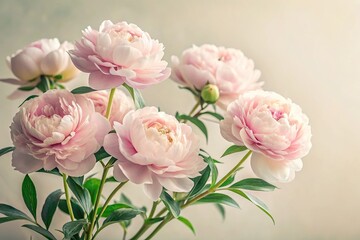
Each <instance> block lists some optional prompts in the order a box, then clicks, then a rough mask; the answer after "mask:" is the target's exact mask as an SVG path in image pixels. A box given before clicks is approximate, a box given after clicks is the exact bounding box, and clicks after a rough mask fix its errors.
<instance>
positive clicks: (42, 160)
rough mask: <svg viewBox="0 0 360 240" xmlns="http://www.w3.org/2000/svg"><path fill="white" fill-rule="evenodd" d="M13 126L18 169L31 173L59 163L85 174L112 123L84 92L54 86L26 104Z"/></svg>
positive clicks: (67, 169) (67, 170)
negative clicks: (79, 93)
mask: <svg viewBox="0 0 360 240" xmlns="http://www.w3.org/2000/svg"><path fill="white" fill-rule="evenodd" d="M10 128H11V138H12V141H13V143H14V146H15V151H14V152H13V155H12V165H13V167H15V169H16V170H18V171H20V172H22V173H30V172H34V171H37V170H39V169H41V168H44V169H45V170H52V169H54V168H56V167H57V168H58V169H59V170H60V172H62V173H65V174H68V175H70V176H81V175H84V174H85V173H87V172H89V171H90V170H91V169H92V168H93V167H94V165H95V163H96V159H95V156H94V153H95V152H96V151H98V150H99V149H100V147H101V145H102V143H103V140H104V136H105V135H106V134H107V133H108V132H109V131H110V124H109V122H108V121H107V120H106V118H104V117H103V116H102V115H101V114H99V113H97V112H95V108H94V105H93V103H92V102H91V101H90V100H88V99H87V98H85V97H84V96H82V95H74V94H72V93H70V92H68V91H67V90H50V91H47V92H46V93H44V94H43V95H40V96H39V97H36V98H33V99H31V100H29V101H27V102H26V103H25V104H24V105H22V106H21V107H20V110H19V112H18V113H17V114H16V115H15V117H14V119H13V123H12V124H11V127H10Z"/></svg>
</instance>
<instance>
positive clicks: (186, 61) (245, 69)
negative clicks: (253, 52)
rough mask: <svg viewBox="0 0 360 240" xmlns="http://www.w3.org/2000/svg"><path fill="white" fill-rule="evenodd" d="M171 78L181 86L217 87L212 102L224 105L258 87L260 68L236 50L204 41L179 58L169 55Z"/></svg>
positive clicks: (199, 88)
mask: <svg viewBox="0 0 360 240" xmlns="http://www.w3.org/2000/svg"><path fill="white" fill-rule="evenodd" d="M171 60H172V65H173V66H172V75H171V78H172V79H173V80H175V81H176V82H178V83H180V84H181V85H184V86H188V87H190V88H193V89H196V90H199V91H201V90H202V88H203V87H204V86H205V85H206V84H208V83H210V84H214V85H216V86H217V87H218V88H219V91H220V98H219V100H218V101H217V102H216V104H217V105H218V106H219V107H221V108H223V109H226V106H227V105H228V104H229V103H230V102H232V101H234V100H235V99H237V98H238V96H239V95H240V94H243V93H245V92H247V91H250V90H256V89H260V87H261V86H262V85H263V82H258V79H259V77H260V71H259V70H256V69H254V62H253V61H252V60H250V59H248V58H247V57H246V56H244V54H243V53H242V52H241V51H240V50H236V49H233V48H224V47H216V46H214V45H209V44H205V45H202V46H200V47H198V46H193V47H192V48H189V49H186V50H185V51H184V52H183V53H182V56H181V58H180V59H179V58H178V57H176V56H172V58H171Z"/></svg>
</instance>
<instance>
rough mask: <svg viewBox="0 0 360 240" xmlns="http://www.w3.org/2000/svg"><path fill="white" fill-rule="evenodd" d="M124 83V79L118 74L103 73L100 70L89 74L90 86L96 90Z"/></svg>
mask: <svg viewBox="0 0 360 240" xmlns="http://www.w3.org/2000/svg"><path fill="white" fill-rule="evenodd" d="M123 83H124V79H123V78H122V77H119V76H113V75H105V74H102V73H101V72H99V71H97V72H92V73H90V76H89V85H90V87H92V88H94V89H96V90H105V89H111V88H115V87H119V86H120V85H122V84H123Z"/></svg>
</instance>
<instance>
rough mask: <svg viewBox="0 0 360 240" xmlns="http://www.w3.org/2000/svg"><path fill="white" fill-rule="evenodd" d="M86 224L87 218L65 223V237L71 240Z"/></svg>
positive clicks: (63, 228)
mask: <svg viewBox="0 0 360 240" xmlns="http://www.w3.org/2000/svg"><path fill="white" fill-rule="evenodd" d="M85 224H86V220H84V219H81V220H75V221H72V222H67V223H65V224H64V226H63V227H62V230H63V233H64V238H65V239H69V240H70V239H71V238H72V237H73V236H74V235H76V234H78V233H79V232H80V231H81V230H82V228H83V227H84V225H85Z"/></svg>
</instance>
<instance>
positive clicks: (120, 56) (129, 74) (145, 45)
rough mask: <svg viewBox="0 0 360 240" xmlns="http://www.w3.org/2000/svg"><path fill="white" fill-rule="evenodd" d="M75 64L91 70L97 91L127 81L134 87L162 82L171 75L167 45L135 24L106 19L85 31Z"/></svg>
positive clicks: (76, 48) (85, 69)
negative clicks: (163, 58) (165, 52)
mask: <svg viewBox="0 0 360 240" xmlns="http://www.w3.org/2000/svg"><path fill="white" fill-rule="evenodd" d="M70 54H71V58H72V60H73V62H74V64H75V65H76V66H77V67H78V68H79V69H80V70H81V71H83V72H88V73H90V76H89V85H90V86H91V87H92V88H94V89H97V90H103V89H110V88H114V87H118V86H120V85H121V84H123V83H124V82H125V83H127V84H128V85H130V86H132V87H134V88H145V87H147V86H149V85H153V84H156V83H159V82H161V81H163V80H165V79H166V78H168V77H169V75H170V69H169V68H167V62H165V61H163V60H162V57H163V55H164V46H163V44H162V43H159V41H158V40H154V39H152V38H151V37H150V35H149V34H148V33H147V32H144V31H142V30H141V29H140V28H139V27H138V26H136V25H135V24H128V23H127V22H119V23H116V24H113V23H112V22H111V21H109V20H106V21H103V22H102V23H101V25H100V28H99V31H97V30H93V29H92V28H91V27H88V28H86V29H85V30H84V31H83V37H82V39H81V41H80V42H77V43H76V44H75V50H73V51H70Z"/></svg>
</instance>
